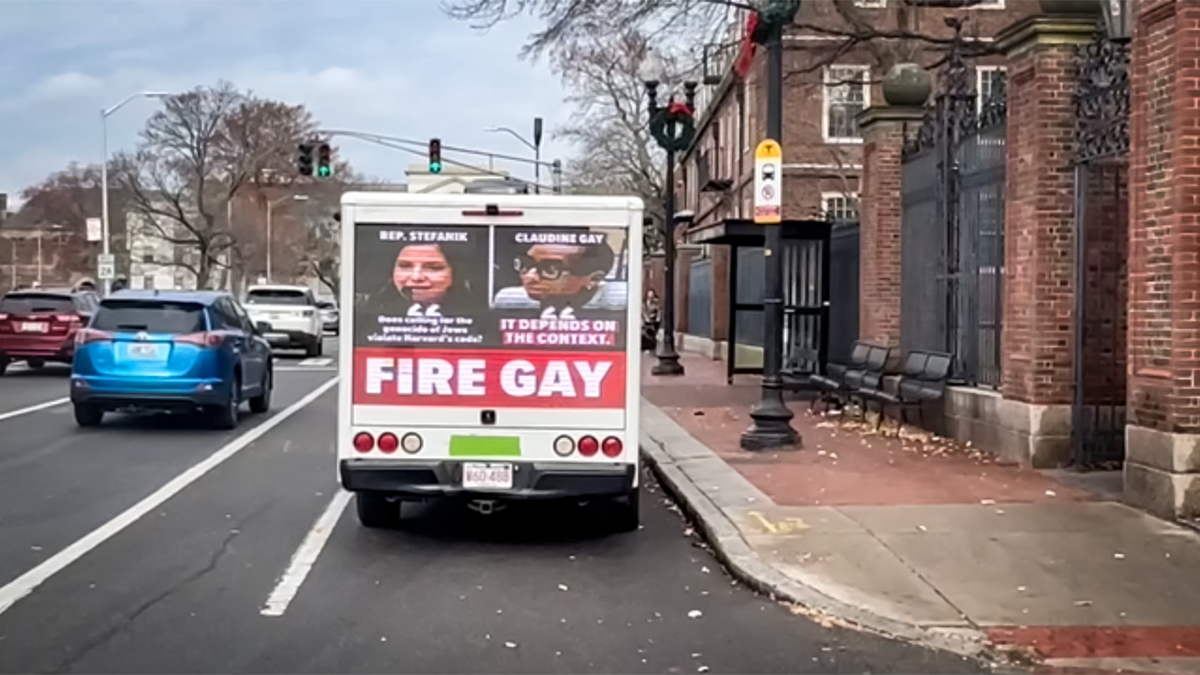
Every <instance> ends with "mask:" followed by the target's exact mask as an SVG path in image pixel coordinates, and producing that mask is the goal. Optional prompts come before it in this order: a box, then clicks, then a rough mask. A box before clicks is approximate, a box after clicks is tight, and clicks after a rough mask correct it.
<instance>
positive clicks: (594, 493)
mask: <svg viewBox="0 0 1200 675" xmlns="http://www.w3.org/2000/svg"><path fill="white" fill-rule="evenodd" d="M462 465H463V462H462V461H460V460H442V461H405V460H397V461H391V460H383V461H381V460H369V459H343V460H341V462H340V463H339V467H338V468H339V473H340V475H341V479H342V487H344V488H345V489H347V490H350V491H352V492H383V493H387V494H391V495H395V496H398V497H407V498H414V499H417V498H433V497H459V498H466V499H567V498H582V497H618V496H621V495H626V494H628V493H629V492H630V491H631V490H633V487H634V479H635V476H636V466H635V465H633V464H615V463H614V464H596V463H582V462H580V463H571V462H514V463H513V487H512V489H511V490H495V491H492V490H466V489H464V488H463V487H462Z"/></svg>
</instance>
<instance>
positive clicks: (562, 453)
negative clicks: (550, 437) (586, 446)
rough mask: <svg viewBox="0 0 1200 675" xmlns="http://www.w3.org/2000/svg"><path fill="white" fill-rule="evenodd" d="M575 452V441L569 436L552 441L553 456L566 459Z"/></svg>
mask: <svg viewBox="0 0 1200 675" xmlns="http://www.w3.org/2000/svg"><path fill="white" fill-rule="evenodd" d="M572 452H575V439H573V438H571V437H570V436H559V437H558V438H556V439H554V454H556V455H558V456H559V457H566V456H568V455H570V454H571V453H572Z"/></svg>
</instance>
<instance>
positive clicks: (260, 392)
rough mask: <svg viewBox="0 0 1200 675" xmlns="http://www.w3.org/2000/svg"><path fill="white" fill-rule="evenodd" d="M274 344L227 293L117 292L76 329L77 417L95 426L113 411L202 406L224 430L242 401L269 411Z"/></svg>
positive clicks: (73, 398) (73, 397)
mask: <svg viewBox="0 0 1200 675" xmlns="http://www.w3.org/2000/svg"><path fill="white" fill-rule="evenodd" d="M273 386H274V368H273V365H272V354H271V345H270V343H268V342H267V340H266V339H265V338H264V337H263V336H262V334H261V332H260V330H259V327H257V326H255V325H254V324H253V323H252V322H251V321H250V317H249V316H247V315H246V312H245V310H244V309H243V308H242V306H241V305H239V304H238V303H237V301H236V300H234V299H233V296H231V295H230V294H228V293H223V292H217V291H194V292H192V291H134V290H125V291H118V292H117V293H114V294H113V295H111V296H110V297H108V298H106V299H104V300H103V301H102V302H101V303H100V307H99V309H98V310H97V311H96V313H95V315H94V316H93V317H92V319H91V321H90V322H89V323H88V325H87V328H84V329H82V330H80V331H78V332H77V333H76V338H75V360H74V362H73V364H72V367H71V402H72V403H73V404H74V406H75V421H76V422H77V423H78V424H79V425H80V426H84V427H92V426H97V425H99V424H100V422H101V421H102V420H103V419H104V413H106V412H110V411H114V410H124V409H134V410H163V411H192V410H196V409H200V410H203V411H204V412H205V413H206V414H207V415H208V417H209V419H210V421H211V422H212V423H213V424H214V425H215V426H217V427H219V428H222V429H232V428H234V427H236V426H237V423H238V408H239V407H240V406H241V404H242V402H243V401H248V402H249V404H250V410H251V412H255V413H262V412H266V411H267V409H268V408H270V406H271V389H272V388H273Z"/></svg>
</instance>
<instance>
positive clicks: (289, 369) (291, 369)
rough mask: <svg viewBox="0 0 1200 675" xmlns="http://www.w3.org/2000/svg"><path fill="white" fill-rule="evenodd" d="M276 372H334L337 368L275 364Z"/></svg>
mask: <svg viewBox="0 0 1200 675" xmlns="http://www.w3.org/2000/svg"><path fill="white" fill-rule="evenodd" d="M275 372H277V373H336V372H337V368H311V367H310V368H301V367H299V366H275Z"/></svg>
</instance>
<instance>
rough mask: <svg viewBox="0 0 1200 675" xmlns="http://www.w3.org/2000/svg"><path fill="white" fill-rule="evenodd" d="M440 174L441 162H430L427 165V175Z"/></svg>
mask: <svg viewBox="0 0 1200 675" xmlns="http://www.w3.org/2000/svg"><path fill="white" fill-rule="evenodd" d="M441 172H442V163H441V162H430V163H429V173H441Z"/></svg>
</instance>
